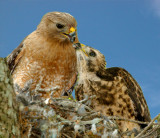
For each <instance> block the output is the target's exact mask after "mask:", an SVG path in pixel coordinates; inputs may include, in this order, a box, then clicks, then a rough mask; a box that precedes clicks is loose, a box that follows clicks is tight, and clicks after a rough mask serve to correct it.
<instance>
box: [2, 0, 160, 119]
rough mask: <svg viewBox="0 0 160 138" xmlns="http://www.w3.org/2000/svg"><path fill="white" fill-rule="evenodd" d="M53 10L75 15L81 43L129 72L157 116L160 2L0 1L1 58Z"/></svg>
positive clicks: (159, 74)
mask: <svg viewBox="0 0 160 138" xmlns="http://www.w3.org/2000/svg"><path fill="white" fill-rule="evenodd" d="M51 11H61V12H68V13H70V14H71V15H73V16H74V17H75V18H76V20H77V22H78V36H79V40H80V42H81V43H84V44H86V45H89V46H92V47H94V48H96V49H98V50H100V51H101V52H102V53H103V54H104V55H105V58H106V61H107V67H113V66H114V67H115V66H116V67H123V68H125V69H126V70H128V71H129V72H130V73H131V74H132V76H133V77H134V78H135V79H136V80H137V82H138V83H139V84H140V86H141V88H142V90H143V93H144V96H145V98H146V100H147V103H148V106H149V109H150V111H151V116H152V118H153V117H154V116H156V115H157V114H158V113H160V0H0V57H5V56H7V55H8V54H9V53H11V52H12V50H13V49H14V48H16V47H17V46H18V45H19V44H20V42H21V41H22V40H23V38H24V37H25V36H27V35H28V34H30V33H31V32H32V31H34V30H35V29H36V26H37V25H38V24H39V22H40V20H41V18H42V16H43V15H44V14H45V13H47V12H51Z"/></svg>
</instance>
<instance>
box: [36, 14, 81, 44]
mask: <svg viewBox="0 0 160 138" xmlns="http://www.w3.org/2000/svg"><path fill="white" fill-rule="evenodd" d="M76 27H77V22H76V20H75V18H74V17H73V16H72V15H70V14H68V13H64V12H49V13H47V14H45V15H44V16H43V18H42V20H41V22H40V24H39V25H38V27H37V32H38V33H41V34H43V35H44V36H47V37H48V38H51V39H52V40H53V39H55V40H57V41H58V42H67V41H68V42H71V43H73V42H74V41H77V42H78V38H77V32H76Z"/></svg>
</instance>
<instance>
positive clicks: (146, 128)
mask: <svg viewBox="0 0 160 138" xmlns="http://www.w3.org/2000/svg"><path fill="white" fill-rule="evenodd" d="M159 116H160V114H158V115H157V116H156V117H155V118H154V119H153V120H152V121H151V122H150V123H149V124H148V126H146V127H145V128H144V129H143V131H142V132H141V133H139V134H138V135H137V136H136V137H135V138H140V137H141V136H142V135H143V134H144V133H145V132H146V131H147V130H148V129H149V128H150V127H151V126H152V125H153V124H154V121H155V120H156V119H157V118H158V117H159Z"/></svg>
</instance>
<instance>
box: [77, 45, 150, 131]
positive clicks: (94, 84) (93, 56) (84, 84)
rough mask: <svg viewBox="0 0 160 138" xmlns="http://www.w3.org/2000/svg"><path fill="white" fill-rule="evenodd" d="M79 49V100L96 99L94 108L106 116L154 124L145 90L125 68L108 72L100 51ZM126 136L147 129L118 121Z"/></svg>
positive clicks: (113, 68) (87, 47) (116, 68)
mask: <svg viewBox="0 0 160 138" xmlns="http://www.w3.org/2000/svg"><path fill="white" fill-rule="evenodd" d="M80 49H81V48H79V49H77V51H76V53H77V67H78V81H77V85H76V87H75V95H76V99H77V100H82V99H84V98H85V96H92V95H95V96H96V98H95V99H92V102H91V107H92V108H93V109H94V110H95V111H99V112H101V113H102V114H103V115H105V116H117V117H123V118H126V119H132V120H137V121H145V122H149V121H151V118H150V112H149V109H148V106H147V103H146V100H145V98H144V96H143V93H142V90H141V88H140V86H139V85H138V83H137V82H136V80H135V79H134V78H133V77H132V76H131V74H130V73H129V72H128V71H126V70H125V69H123V68H120V67H112V68H107V69H106V67H105V66H106V61H105V57H104V55H103V54H101V53H100V52H99V51H98V50H96V49H94V48H92V47H89V46H85V45H82V50H80ZM117 123H118V126H119V128H120V130H121V131H122V132H124V131H126V130H133V128H135V129H136V130H140V128H143V127H145V126H143V125H141V126H140V125H139V124H136V123H132V122H127V121H117Z"/></svg>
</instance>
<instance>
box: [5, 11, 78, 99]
mask: <svg viewBox="0 0 160 138" xmlns="http://www.w3.org/2000/svg"><path fill="white" fill-rule="evenodd" d="M76 27H77V23H76V20H75V18H74V17H73V16H71V15H70V14H68V13H62V12H49V13H47V14H45V15H44V16H43V18H42V20H41V22H40V24H39V25H38V26H37V29H36V30H35V31H34V32H32V33H31V34H29V35H28V36H27V37H26V38H25V39H24V40H23V41H22V42H21V44H20V45H19V46H18V47H17V48H16V49H15V50H14V51H13V52H12V53H11V54H10V55H9V56H8V65H9V68H10V70H11V72H12V76H13V82H14V84H18V85H19V86H20V87H21V88H23V87H24V85H25V83H26V82H28V81H29V80H31V79H32V80H33V83H32V85H31V90H34V89H35V87H36V84H37V83H38V82H39V81H40V79H41V81H42V82H41V88H48V89H49V88H51V87H55V86H59V90H57V91H56V93H54V94H53V97H59V96H61V95H62V94H63V93H64V92H65V91H67V90H69V89H70V88H71V87H72V85H73V84H74V82H75V79H76V69H77V58H76V52H75V49H74V48H73V46H72V45H73V42H78V38H77V32H76ZM41 93H42V96H43V97H45V98H48V97H49V95H50V93H49V92H48V93H46V92H41Z"/></svg>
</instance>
